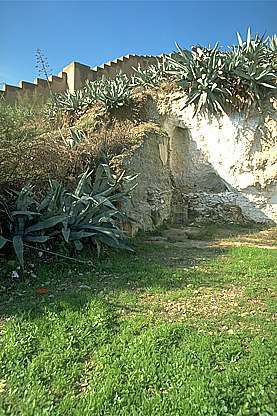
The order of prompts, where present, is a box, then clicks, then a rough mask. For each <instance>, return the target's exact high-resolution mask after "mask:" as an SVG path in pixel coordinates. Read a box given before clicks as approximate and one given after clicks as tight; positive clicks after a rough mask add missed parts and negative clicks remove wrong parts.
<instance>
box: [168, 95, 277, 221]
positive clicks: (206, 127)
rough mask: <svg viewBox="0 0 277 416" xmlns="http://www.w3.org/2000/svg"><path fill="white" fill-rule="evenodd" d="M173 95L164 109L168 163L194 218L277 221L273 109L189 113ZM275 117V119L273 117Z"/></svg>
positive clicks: (276, 130) (276, 145) (276, 128)
mask: <svg viewBox="0 0 277 416" xmlns="http://www.w3.org/2000/svg"><path fill="white" fill-rule="evenodd" d="M183 106H184V99H183V98H181V99H180V100H174V101H172V102H171V107H170V109H169V110H167V112H164V118H163V125H164V128H165V130H166V131H167V133H168V135H169V138H170V140H169V143H170V168H171V171H172V174H173V176H174V178H175V182H176V183H178V184H179V188H180V189H182V193H183V194H185V195H186V198H187V203H188V209H189V215H190V216H196V218H197V220H198V221H203V222H207V221H212V222H217V221H220V222H230V221H232V222H245V221H254V222H261V223H267V222H269V223H270V222H272V221H275V222H276V221H277V140H276V139H277V123H276V116H277V112H276V111H275V114H274V115H272V116H271V117H268V116H267V118H266V119H265V118H264V117H263V116H261V115H258V114H252V115H246V114H232V115H230V116H228V115H224V116H222V117H220V118H218V119H217V118H215V117H213V116H210V117H203V116H195V117H193V111H194V109H193V108H192V107H187V108H185V109H183V110H182V108H183ZM274 118H275V119H274Z"/></svg>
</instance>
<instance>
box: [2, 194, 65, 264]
mask: <svg viewBox="0 0 277 416" xmlns="http://www.w3.org/2000/svg"><path fill="white" fill-rule="evenodd" d="M0 208H1V209H0V211H1V212H2V214H4V215H5V223H4V227H3V228H4V230H2V232H3V235H0V249H1V248H3V247H4V246H5V245H6V244H7V243H12V245H13V248H14V251H15V254H16V256H17V258H18V260H19V263H20V266H21V267H22V268H23V267H24V243H28V242H31V243H46V242H47V241H48V240H49V239H50V237H51V235H50V234H49V233H48V231H49V229H52V228H53V227H55V226H56V225H57V224H58V223H60V222H62V221H63V220H64V219H65V217H64V215H54V216H52V217H51V218H45V217H44V216H43V214H42V212H41V211H42V210H43V206H42V205H41V204H40V203H39V202H38V201H37V200H36V199H35V198H34V196H33V193H32V188H31V187H30V186H25V187H23V188H22V189H21V191H20V192H19V193H18V194H17V199H16V203H15V209H14V210H10V209H9V207H8V205H7V203H6V202H5V201H4V200H2V199H1V201H0Z"/></svg>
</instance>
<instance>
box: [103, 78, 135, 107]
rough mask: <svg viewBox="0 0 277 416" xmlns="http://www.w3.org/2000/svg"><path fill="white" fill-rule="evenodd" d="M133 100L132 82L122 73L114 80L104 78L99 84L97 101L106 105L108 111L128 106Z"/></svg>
mask: <svg viewBox="0 0 277 416" xmlns="http://www.w3.org/2000/svg"><path fill="white" fill-rule="evenodd" d="M131 98H132V94H131V85H130V80H129V78H128V77H127V76H126V75H124V74H122V73H119V74H117V75H116V77H115V78H114V79H105V78H103V79H102V80H101V83H99V87H98V93H97V101H99V102H101V103H102V104H104V106H105V108H106V110H107V111H111V110H115V109H117V108H121V107H123V106H125V105H128V104H129V103H130V101H131Z"/></svg>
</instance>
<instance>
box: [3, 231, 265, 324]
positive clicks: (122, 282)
mask: <svg viewBox="0 0 277 416" xmlns="http://www.w3.org/2000/svg"><path fill="white" fill-rule="evenodd" d="M239 234H240V235H241V227H240V233H239ZM135 246H136V253H135V254H130V253H124V252H120V253H115V252H112V253H111V252H106V253H104V254H103V255H102V256H101V258H100V259H96V258H93V262H94V267H91V266H87V265H84V264H76V263H72V262H69V261H61V260H58V261H55V262H54V261H51V262H50V263H38V262H36V263H35V268H34V272H35V274H36V276H37V277H30V278H29V280H28V279H26V280H25V281H24V282H18V283H13V284H12V285H10V286H6V287H3V290H2V294H1V302H0V319H1V316H2V317H9V316H14V315H20V314H22V313H27V314H29V315H30V316H32V317H34V318H35V317H36V316H40V315H41V314H44V313H46V311H55V312H57V313H59V312H61V311H62V310H64V309H68V308H70V309H72V310H82V309H85V308H86V306H87V305H88V304H89V303H90V302H91V301H93V300H96V301H97V300H99V301H100V302H102V303H103V305H109V304H110V305H112V304H114V305H116V303H117V302H116V301H115V297H116V296H117V295H121V296H123V297H124V296H125V297H128V296H132V297H133V300H132V303H134V302H135V297H136V296H138V295H139V294H141V293H143V292H156V293H157V292H163V293H164V292H166V291H174V290H179V289H182V288H185V287H186V286H187V285H192V286H193V287H195V288H197V287H199V286H206V287H223V286H226V285H227V284H234V285H235V284H237V282H239V281H240V277H243V276H244V275H245V273H246V272H247V270H248V267H249V264H250V263H251V262H252V265H253V267H254V269H255V270H257V273H258V272H260V270H261V271H262V269H263V264H264V263H266V260H265V252H264V250H262V249H252V248H246V247H244V248H243V249H242V248H237V249H221V248H206V249H205V250H199V249H190V250H184V249H182V247H179V248H176V247H171V248H170V247H169V248H168V247H167V246H166V245H165V246H156V245H154V244H153V245H149V244H148V245H147V246H145V245H144V243H143V242H142V241H141V240H140V239H139V240H137V241H135ZM234 250H235V252H234ZM253 250H254V251H253ZM234 253H235V254H234ZM267 255H269V256H270V254H269V253H267ZM218 256H220V257H218ZM84 258H88V253H87V254H84ZM174 258H175V259H174ZM90 259H91V257H90ZM268 261H270V262H271V261H273V260H272V259H271V258H269V260H268ZM247 262H248V263H249V264H247ZM39 288H46V293H44V294H39V293H38V289H39ZM114 301H115V302H114Z"/></svg>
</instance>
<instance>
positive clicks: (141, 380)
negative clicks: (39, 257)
mask: <svg viewBox="0 0 277 416" xmlns="http://www.w3.org/2000/svg"><path fill="white" fill-rule="evenodd" d="M168 251H169V250H168V249H165V248H162V247H158V248H156V247H151V248H149V247H148V248H147V249H146V248H144V247H143V245H141V244H139V246H138V251H137V254H136V255H129V254H118V253H116V254H113V255H112V256H106V257H103V258H102V260H101V261H98V262H97V264H96V266H95V269H94V270H92V269H91V268H89V267H87V266H84V265H80V266H76V265H72V263H71V264H69V263H65V262H57V263H54V264H53V263H52V262H51V264H42V265H41V266H39V267H38V268H37V270H36V274H37V278H32V279H30V282H25V283H20V284H17V285H15V286H14V287H12V288H8V289H7V290H6V291H5V292H3V293H2V295H1V296H2V301H1V306H0V313H1V315H2V318H0V319H2V321H1V320H0V325H1V326H0V330H1V337H0V343H1V345H0V415H12V416H16V415H23V416H31V415H32V416H40V415H47V416H48V415H51V416H52V415H53V416H59V415H69V416H70V415H74V416H75V415H78V416H79V415H82V416H83V415H93V416H96V415H99V416H100V415H103V416H106V415H116V416H118V415H126V416H127V415H128V416H130V415H141V416H148V415H149V416H152V415H157V416H163V415H170V416H171V415H174V416H177V415H180V416H184V415H188V416H194V415H195V416H198V415H209V416H210V415H214V416H218V415H229V416H230V415H238V416H244V415H245V416H246V415H249V416H254V415H261V416H265V415H276V414H277V413H276V411H275V409H276V403H275V402H274V400H275V397H276V396H275V385H276V379H275V375H276V365H275V364H276V362H275V361H274V352H276V338H275V335H276V330H275V325H274V321H273V319H272V318H273V315H274V312H275V306H276V304H275V298H274V294H275V293H276V259H277V256H276V251H274V250H266V249H258V248H249V247H240V248H234V249H230V250H229V251H224V252H223V251H222V252H221V253H219V252H217V251H216V250H214V251H212V252H211V253H209V257H206V259H203V258H202V259H201V260H199V262H194V263H193V264H191V265H190V266H188V267H180V266H178V265H177V264H176V265H175V266H174V265H170V264H166V262H164V259H165V257H166V256H170V254H171V253H169V252H168ZM182 254H183V256H184V257H186V255H187V254H189V253H186V252H183V253H182ZM196 254H197V253H196V252H195V253H194V252H193V251H191V252H190V255H191V256H192V257H193V256H194V255H195V258H196V257H197V256H196ZM206 254H207V253H206ZM179 255H181V253H179ZM198 255H199V253H198ZM161 260H163V261H161ZM42 286H43V287H47V288H48V290H49V291H48V293H47V294H45V295H38V294H37V293H36V289H37V288H38V287H42Z"/></svg>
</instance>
